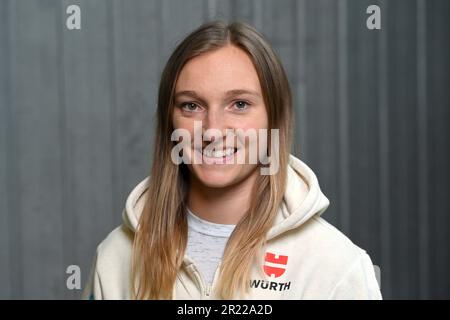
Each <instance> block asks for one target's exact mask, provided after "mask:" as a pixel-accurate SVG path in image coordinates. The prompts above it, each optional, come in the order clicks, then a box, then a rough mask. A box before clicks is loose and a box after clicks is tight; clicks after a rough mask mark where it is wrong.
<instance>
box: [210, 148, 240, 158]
mask: <svg viewBox="0 0 450 320" xmlns="http://www.w3.org/2000/svg"><path fill="white" fill-rule="evenodd" d="M233 153H234V148H228V149H226V150H217V151H212V150H207V149H204V150H203V155H204V156H206V157H209V158H222V157H228V156H231V155H232V154H233Z"/></svg>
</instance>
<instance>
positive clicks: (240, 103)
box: [234, 100, 248, 110]
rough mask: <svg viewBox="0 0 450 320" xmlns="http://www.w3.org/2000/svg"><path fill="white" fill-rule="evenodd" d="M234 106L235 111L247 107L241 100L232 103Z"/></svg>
mask: <svg viewBox="0 0 450 320" xmlns="http://www.w3.org/2000/svg"><path fill="white" fill-rule="evenodd" d="M234 105H235V107H236V109H237V110H245V109H247V107H248V103H247V102H246V101H242V100H239V101H236V102H235V103H234Z"/></svg>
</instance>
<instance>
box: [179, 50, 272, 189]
mask: <svg viewBox="0 0 450 320" xmlns="http://www.w3.org/2000/svg"><path fill="white" fill-rule="evenodd" d="M174 102H175V106H174V111H173V119H172V120H173V126H174V129H184V130H186V131H185V132H189V135H190V137H192V139H191V142H190V143H189V144H187V145H186V146H185V147H183V149H182V150H183V154H184V156H185V158H187V159H189V161H188V163H189V164H188V167H189V170H190V172H191V175H193V176H194V178H196V180H197V181H199V182H200V183H202V184H204V185H205V186H208V187H215V188H220V187H228V186H231V185H233V184H236V183H239V182H241V181H243V180H245V179H247V178H248V177H250V176H254V175H255V174H259V170H257V169H258V167H257V166H258V165H257V164H256V163H255V161H250V155H249V152H251V151H254V150H255V149H254V146H255V145H257V143H258V136H256V138H255V137H254V136H252V135H239V134H238V137H237V138H233V139H230V140H227V134H228V136H229V133H230V132H234V133H236V132H239V131H241V132H259V131H260V130H259V129H268V116H267V111H266V106H265V104H264V99H263V95H262V90H261V85H260V82H259V79H258V75H257V73H256V69H255V67H254V66H253V63H252V61H251V59H250V57H249V56H248V55H247V54H246V53H245V52H244V51H243V50H242V49H240V48H238V47H236V46H233V45H227V46H225V47H222V48H220V49H217V50H214V51H211V52H207V53H204V54H202V55H199V56H197V57H195V58H193V59H191V60H189V61H188V62H187V63H186V65H185V66H184V67H183V69H182V70H181V72H180V74H179V77H178V81H177V83H176V86H175V98H174ZM239 129H240V130H239ZM194 137H199V138H200V139H197V140H196V139H194ZM195 140H196V141H197V142H196V143H195ZM230 142H233V144H234V145H231V144H230ZM230 145H231V146H232V147H234V148H229V146H230ZM238 159H245V161H239V160H238Z"/></svg>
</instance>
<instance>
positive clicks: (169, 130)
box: [84, 22, 381, 299]
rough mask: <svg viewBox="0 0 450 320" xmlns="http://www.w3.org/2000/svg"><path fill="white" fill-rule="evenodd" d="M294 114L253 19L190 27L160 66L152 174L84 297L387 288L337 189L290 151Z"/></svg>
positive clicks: (298, 295)
mask: <svg viewBox="0 0 450 320" xmlns="http://www.w3.org/2000/svg"><path fill="white" fill-rule="evenodd" d="M293 118H294V116H293V110H292V104H291V92H290V89H289V83H288V80H287V77H286V75H285V72H284V70H283V67H282V65H281V63H280V61H279V60H278V58H277V56H276V54H275V53H274V51H273V49H272V48H271V47H270V45H269V44H268V43H267V42H266V40H264V38H263V37H262V36H261V35H260V34H259V33H258V32H257V31H256V30H254V29H253V28H252V27H250V26H248V25H246V24H243V23H233V24H230V25H226V24H224V23H222V22H211V23H207V24H205V25H203V26H201V27H200V28H199V29H197V30H195V31H194V32H193V33H191V34H190V35H189V36H187V37H186V38H185V39H184V41H182V42H181V43H180V44H179V45H178V47H177V48H176V49H175V51H174V52H173V54H172V55H171V57H170V58H169V60H168V62H167V64H166V66H165V68H164V70H163V73H162V77H161V83H160V87H159V95H158V108H157V129H156V141H155V146H156V147H155V150H154V158H153V166H152V169H151V173H150V177H148V178H146V179H145V180H144V181H142V182H141V183H139V184H138V185H137V186H136V187H135V189H134V190H133V191H132V192H131V194H130V195H129V197H128V199H127V202H126V207H125V210H124V212H123V219H124V223H123V225H122V226H120V227H118V228H117V229H115V230H114V231H112V232H111V233H110V234H109V235H108V237H107V238H106V239H105V240H104V241H103V242H102V243H101V244H100V245H99V246H98V248H97V254H96V258H95V260H94V266H93V268H92V272H91V275H90V278H89V281H88V285H87V287H86V288H85V292H84V296H85V297H86V298H92V299H380V298H381V294H380V291H379V288H378V284H377V281H376V279H375V275H374V271H373V266H372V263H371V260H370V258H369V256H368V255H367V253H366V252H365V251H364V250H362V249H360V248H358V247H357V246H356V245H354V244H353V243H352V242H351V241H350V240H349V239H348V238H346V237H345V236H344V235H343V234H342V233H341V232H339V231H338V230H337V229H335V228H334V227H333V226H331V225H330V224H328V223H327V222H326V221H325V220H323V219H322V218H321V217H320V215H321V214H322V213H323V212H324V211H325V209H326V208H327V207H328V205H329V201H328V199H327V198H326V197H325V196H324V194H323V193H322V192H321V190H320V187H319V184H318V181H317V178H316V176H315V174H314V173H313V171H312V170H311V169H310V168H309V167H308V166H307V165H306V164H305V163H303V162H302V161H301V160H299V159H297V158H295V157H294V156H292V155H290V147H291V140H292V119H293ZM230 132H231V135H230ZM236 132H237V133H236ZM249 132H250V134H248V133H249ZM255 133H257V134H255ZM261 133H262V134H261ZM233 134H234V135H233ZM265 134H266V135H265ZM192 137H193V138H192ZM230 137H231V138H230ZM255 146H256V147H257V148H256V149H255ZM255 150H257V151H256V154H255ZM255 156H256V161H255ZM239 160H240V161H239ZM252 160H253V161H252Z"/></svg>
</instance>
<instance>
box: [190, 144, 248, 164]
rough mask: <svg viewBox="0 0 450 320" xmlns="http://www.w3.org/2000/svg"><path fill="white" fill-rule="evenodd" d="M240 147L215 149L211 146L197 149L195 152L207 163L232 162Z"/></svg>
mask: <svg viewBox="0 0 450 320" xmlns="http://www.w3.org/2000/svg"><path fill="white" fill-rule="evenodd" d="M239 150H240V149H238V148H226V149H223V150H214V149H211V148H204V149H195V153H196V154H197V155H198V156H199V157H200V158H201V159H202V160H203V162H204V163H205V164H232V163H233V158H234V156H235V154H236V153H237V152H238V151H239Z"/></svg>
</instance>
